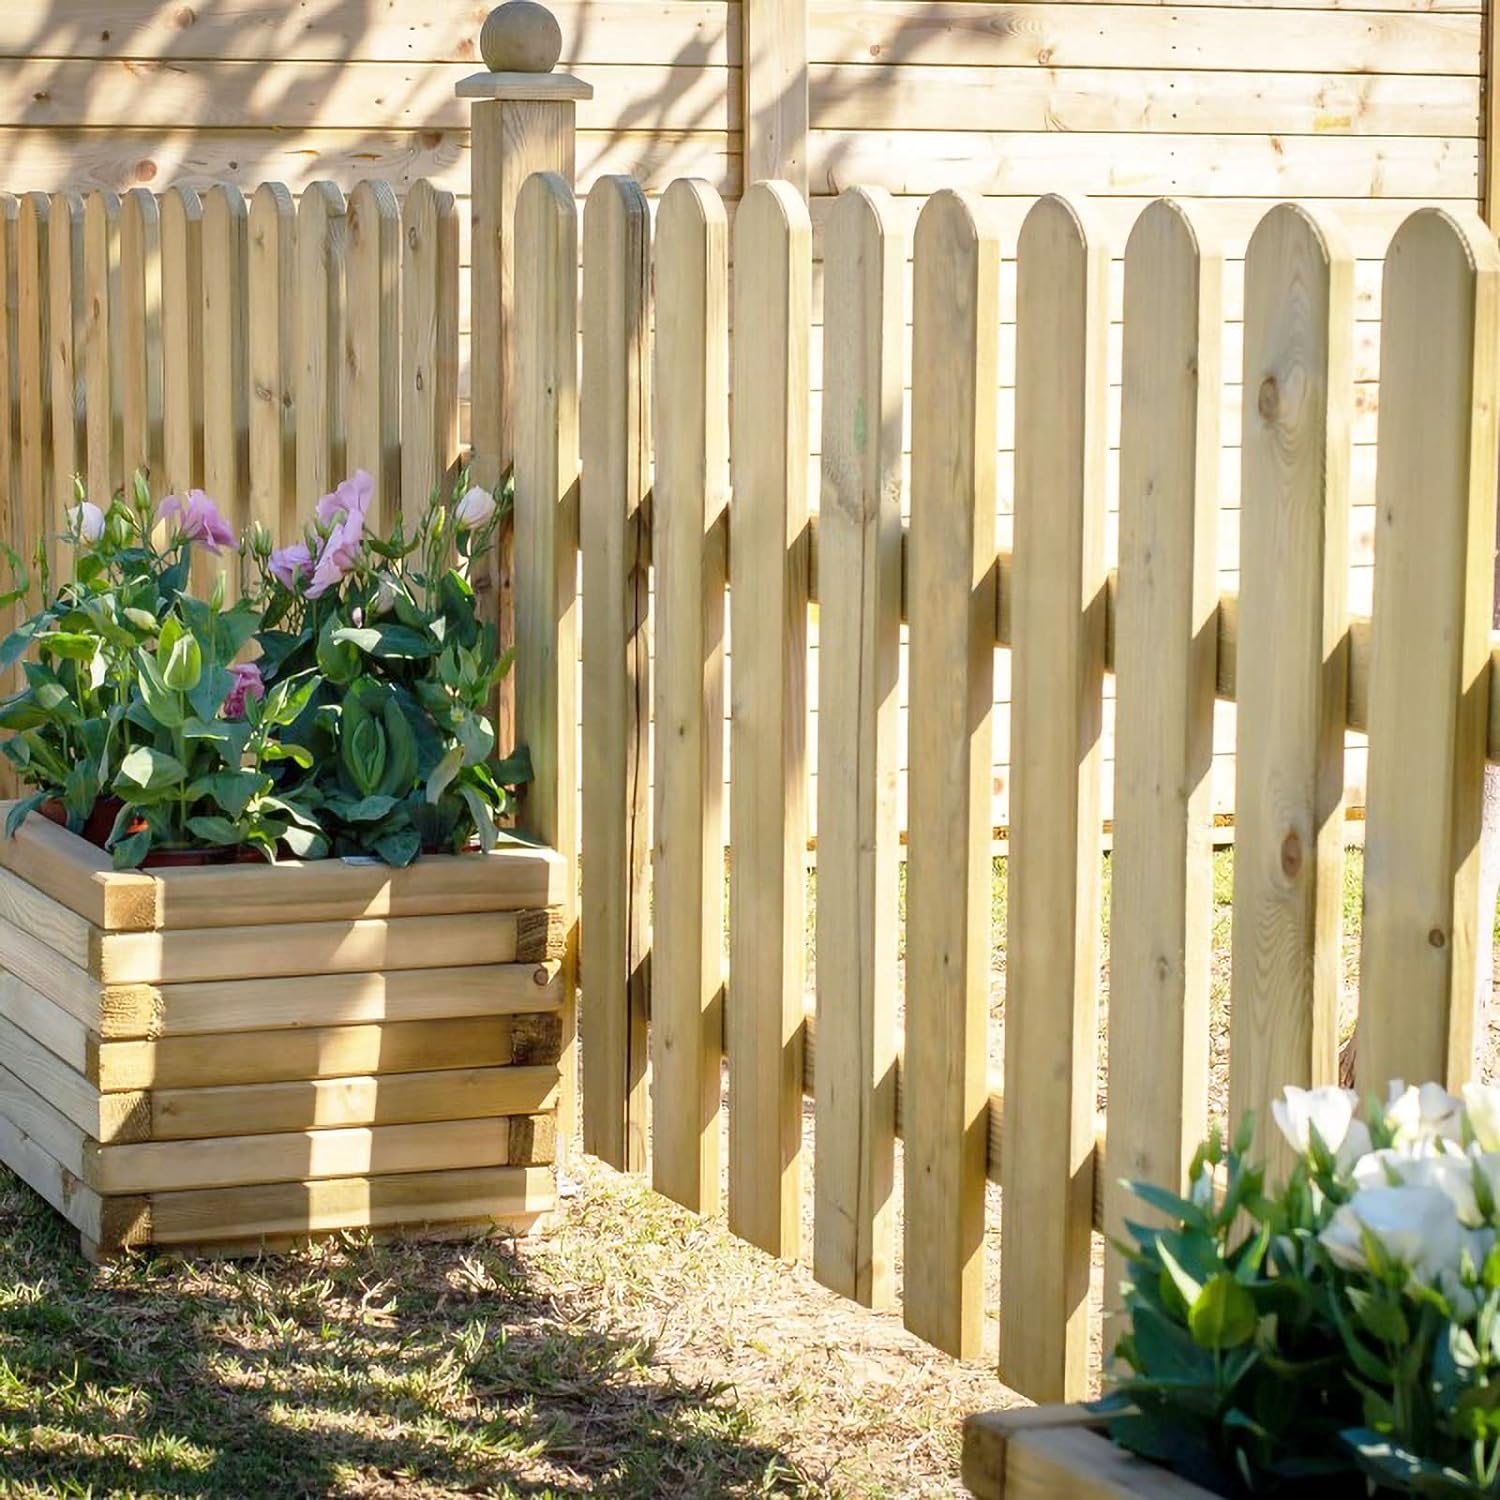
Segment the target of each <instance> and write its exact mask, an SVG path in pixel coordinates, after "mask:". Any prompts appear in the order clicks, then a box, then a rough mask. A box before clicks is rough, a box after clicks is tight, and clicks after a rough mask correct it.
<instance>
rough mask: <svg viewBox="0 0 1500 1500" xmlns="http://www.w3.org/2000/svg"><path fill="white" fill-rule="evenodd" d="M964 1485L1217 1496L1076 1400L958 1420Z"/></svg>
mask: <svg viewBox="0 0 1500 1500" xmlns="http://www.w3.org/2000/svg"><path fill="white" fill-rule="evenodd" d="M963 1479H964V1485H965V1487H966V1488H967V1489H968V1491H969V1493H970V1494H971V1495H974V1496H976V1497H977V1500H1135V1497H1140V1500H1146V1497H1152V1500H1221V1497H1219V1496H1216V1495H1215V1494H1214V1493H1213V1492H1212V1491H1211V1490H1206V1489H1204V1488H1202V1486H1201V1485H1196V1484H1192V1483H1190V1482H1189V1481H1188V1480H1186V1479H1181V1478H1179V1477H1178V1476H1177V1475H1175V1474H1172V1473H1169V1472H1168V1471H1167V1470H1166V1469H1162V1468H1158V1467H1157V1465H1155V1464H1151V1463H1147V1462H1146V1461H1145V1460H1144V1459H1141V1458H1137V1457H1136V1456H1135V1455H1134V1454H1133V1453H1127V1452H1126V1451H1125V1450H1124V1449H1123V1448H1117V1447H1115V1445H1114V1444H1113V1443H1112V1442H1110V1440H1109V1439H1108V1438H1107V1437H1106V1436H1105V1435H1104V1419H1103V1418H1102V1417H1099V1416H1096V1415H1095V1414H1094V1413H1093V1412H1091V1411H1088V1410H1087V1409H1086V1408H1084V1407H1082V1406H1021V1407H1015V1408H1013V1409H1012V1410H1010V1411H990V1412H982V1413H980V1414H979V1415H977V1416H972V1417H969V1418H968V1419H967V1420H966V1421H965V1422H964V1461H963Z"/></svg>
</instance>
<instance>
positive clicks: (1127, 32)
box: [808, 0, 1481, 76]
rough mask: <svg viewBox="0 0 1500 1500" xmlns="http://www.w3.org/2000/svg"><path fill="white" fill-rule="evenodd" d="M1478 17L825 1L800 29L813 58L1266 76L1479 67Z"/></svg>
mask: <svg viewBox="0 0 1500 1500" xmlns="http://www.w3.org/2000/svg"><path fill="white" fill-rule="evenodd" d="M1479 38H1480V18H1479V16H1478V15H1476V14H1465V15H1444V14H1437V13H1411V14H1403V13H1399V12H1383V13H1381V12H1373V11H1356V10H1342V9H1332V8H1330V9H1308V10H1298V11H1296V12H1295V13H1293V14H1287V15H1284V16H1283V15H1280V14H1279V13H1278V15H1277V19H1276V24H1275V25H1274V26H1255V25H1247V24H1246V22H1245V13H1244V11H1243V10H1241V9H1239V8H1238V7H1237V6H1233V5H1226V6H1218V7H1214V6H1174V5H1079V4H1048V3H1045V0H1043V3H1037V4H1030V5H1027V7H1026V9H1025V11H1024V12H1018V11H1016V10H1015V9H1013V8H1011V7H1007V6H1005V5H1000V4H995V5H988V4H974V3H971V0H883V3H882V4H880V5H857V4H851V3H847V0H844V3H836V4H824V5H819V6H817V7H816V8H815V9H814V10H813V11H812V13H811V16H810V17H809V23H808V59H809V61H810V62H813V63H825V62H871V61H880V62H882V63H888V64H889V63H911V62H922V63H963V64H965V65H967V66H970V67H976V66H983V65H993V66H1006V65H1014V64H1024V63H1037V62H1042V63H1044V64H1045V65H1046V66H1049V67H1055V68H1078V67H1103V68H1157V67H1160V66H1161V65H1162V63H1163V62H1164V61H1166V60H1168V59H1170V60H1171V61H1172V62H1173V63H1175V64H1176V65H1177V66H1178V67H1182V68H1225V69H1246V68H1251V69H1263V70H1265V71H1267V72H1275V71H1277V70H1278V69H1281V68H1284V67H1285V66H1286V61H1287V59H1288V58H1289V57H1295V58H1296V59H1297V62H1298V65H1299V66H1300V67H1302V68H1305V69H1306V70H1308V71H1309V72H1336V73H1380V72H1401V73H1442V74H1458V75H1460V76H1465V75H1467V76H1473V75H1477V74H1478V73H1479V72H1480V56H1481V54H1480V47H1479Z"/></svg>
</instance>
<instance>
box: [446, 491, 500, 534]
mask: <svg viewBox="0 0 1500 1500" xmlns="http://www.w3.org/2000/svg"><path fill="white" fill-rule="evenodd" d="M494 514H495V497H494V496H493V495H492V494H490V492H489V491H488V490H487V489H484V488H483V487H482V486H480V485H477V484H476V485H475V486H474V488H473V489H471V490H470V491H469V493H468V494H467V495H465V496H464V497H463V499H462V500H460V501H459V502H458V504H457V506H456V507H454V511H453V519H454V520H455V521H456V522H457V523H458V525H459V526H460V527H461V528H462V529H463V530H465V531H478V530H479V529H480V527H481V526H484V525H485V524H486V523H487V522H488V521H489V519H490V517H491V516H493V515H494Z"/></svg>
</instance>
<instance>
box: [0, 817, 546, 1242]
mask: <svg viewBox="0 0 1500 1500" xmlns="http://www.w3.org/2000/svg"><path fill="white" fill-rule="evenodd" d="M7 810H8V808H7V807H6V806H5V805H4V804H0V818H3V816H4V813H5V812H6V811H7ZM564 880H565V864H564V862H563V860H562V859H561V858H559V857H558V856H557V855H555V854H552V853H550V852H548V851H546V850H533V849H523V848H509V849H506V850H503V851H498V852H496V853H495V854H491V855H479V854H474V855H463V856H442V857H436V858H429V859H424V860H419V861H418V862H417V863H416V864H414V865H413V866H411V867H410V868H409V869H406V870H391V869H388V868H386V867H385V866H382V865H373V864H372V865H362V864H346V863H344V862H342V861H334V860H328V861H322V862H319V863H315V864H306V865H297V864H292V865H279V866H275V867H273V866H270V865H225V866H210V867H204V868H197V869H172V870H162V871H153V872H142V873H135V872H130V873H121V872H117V871H115V870H113V869H111V867H110V864H109V860H108V858H107V856H105V855H104V854H103V853H102V852H101V851H100V850H98V849H96V848H95V847H94V846H93V845H91V844H88V843H86V842H85V841H84V840H82V839H80V838H76V837H75V836H73V835H72V834H70V833H68V832H66V831H65V830H63V829H61V828H58V827H56V826H54V825H53V824H51V823H47V822H45V821H44V820H42V819H39V818H37V817H35V816H33V817H31V818H28V819H27V821H26V823H25V824H24V825H23V827H22V829H21V831H20V833H19V835H18V836H17V837H16V838H14V839H7V838H4V837H3V836H0V1162H3V1163H4V1164H5V1165H6V1166H8V1167H9V1168H10V1169H11V1170H12V1171H14V1172H15V1173H16V1174H17V1176H19V1177H20V1178H22V1179H23V1180H24V1181H25V1182H27V1183H28V1184H29V1185H30V1186H31V1187H32V1188H33V1189H35V1190H36V1191H37V1192H38V1193H39V1194H41V1196H42V1197H43V1198H45V1199H46V1200H47V1201H48V1202H49V1203H51V1204H52V1205H53V1207H54V1208H56V1209H57V1210H58V1211H59V1212H60V1213H61V1214H63V1215H64V1217H66V1218H67V1219H68V1220H69V1222H71V1223H72V1224H73V1225H74V1226H76V1228H77V1229H78V1231H79V1233H80V1235H81V1237H82V1240H83V1246H84V1250H85V1252H86V1253H88V1254H90V1255H108V1254H110V1253H113V1252H116V1251H118V1250H120V1249H122V1248H124V1247H126V1246H131V1245H148V1244H150V1245H171V1246H190V1247H194V1248H207V1247H216V1248H222V1249H227V1250H232V1251H238V1250H245V1251H253V1250H255V1249H258V1248H260V1247H262V1246H263V1245H266V1244H267V1243H272V1244H275V1243H280V1242H283V1241H285V1240H290V1239H300V1238H302V1237H304V1236H306V1235H309V1234H317V1233H322V1232H327V1231H333V1230H338V1229H346V1228H356V1227H359V1228H363V1227H369V1228H375V1229H424V1230H431V1229H441V1230H449V1229H452V1230H457V1229H459V1228H460V1227H462V1228H465V1229H469V1228H473V1227H476V1226H481V1227H482V1226H488V1225H491V1224H493V1225H498V1226H501V1227H505V1228H510V1229H516V1230H521V1229H526V1228H529V1227H531V1226H533V1225H534V1224H535V1223H536V1221H537V1219H538V1218H539V1217H540V1216H541V1215H544V1214H546V1213H547V1212H548V1211H549V1210H550V1209H551V1208H552V1207H553V1206H554V1201H555V1200H554V1184H553V1177H552V1170H551V1166H550V1164H551V1162H552V1161H553V1155H554V1149H555V1145H556V1102H557V1093H558V1078H559V1073H558V1059H559V1054H560V1051H561V1045H562V1021H561V1007H562V1002H563V981H562V978H561V976H560V960H561V959H562V957H563V941H564V934H563V925H562V917H561V911H560V904H561V902H562V900H563V896H564Z"/></svg>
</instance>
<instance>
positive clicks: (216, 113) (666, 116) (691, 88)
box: [0, 0, 741, 131]
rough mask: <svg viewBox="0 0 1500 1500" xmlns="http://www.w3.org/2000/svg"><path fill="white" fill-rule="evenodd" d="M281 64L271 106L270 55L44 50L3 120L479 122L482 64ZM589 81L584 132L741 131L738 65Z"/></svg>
mask: <svg viewBox="0 0 1500 1500" xmlns="http://www.w3.org/2000/svg"><path fill="white" fill-rule="evenodd" d="M610 3H611V7H613V6H614V4H615V3H616V0H610ZM274 69H275V72H274V77H275V83H276V101H275V104H274V106H273V107H272V108H269V109H268V108H267V106H266V104H265V103H264V93H265V82H266V66H265V64H264V63H262V62H256V61H251V60H240V61H224V60H219V59H214V60H212V61H209V60H203V59H187V60H178V59H176V58H171V57H160V58H132V59H131V60H129V61H114V60H106V61H95V60H92V59H85V58H78V57H69V58H35V57H33V58H28V59H26V60H24V61H22V62H19V63H17V64H14V65H12V66H10V67H8V68H7V69H5V70H4V73H3V75H0V119H4V120H6V121H7V122H8V123H11V124H15V125H22V126H25V127H28V128H35V129H56V128H59V127H78V126H94V127H115V126H122V125H123V126H129V127H130V128H132V129H180V128H182V127H183V126H184V125H186V124H189V123H190V124H191V127H192V128H193V129H194V130H195V131H201V130H263V129H265V128H267V127H268V126H274V127H275V128H277V129H281V130H294V129H295V130H307V129H316V128H317V127H319V126H326V125H336V126H338V127H339V128H344V129H347V128H369V129H377V130H393V129H408V130H414V131H430V130H463V129H467V128H468V125H469V111H470V109H471V108H472V105H473V101H472V100H470V99H460V98H458V97H457V96H456V95H455V93H454V88H455V86H456V85H457V84H458V83H460V82H461V81H462V80H463V79H464V78H466V77H468V76H470V75H471V74H472V73H473V72H474V64H473V63H472V62H469V63H452V64H447V63H442V62H427V61H422V62H415V63H371V62H343V61H336V62H335V61H322V62H306V61H297V60H286V59H278V60H277V61H276V62H275V64H274ZM587 82H588V83H589V84H590V85H591V86H592V87H593V91H594V92H593V97H592V98H590V99H581V100H579V102H578V125H579V128H580V129H583V130H673V131H696V130H718V131H726V130H738V129H739V128H740V107H741V98H740V73H739V69H738V68H725V67H721V66H718V67H715V66H704V67H698V66H685V67H676V66H672V65H671V64H670V63H669V62H667V61H665V60H663V61H662V62H660V63H653V64H644V65H627V66H617V65H613V64H608V63H603V64H596V65H594V66H593V67H591V68H590V69H589V76H588V79H587ZM39 96H40V97H39Z"/></svg>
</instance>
